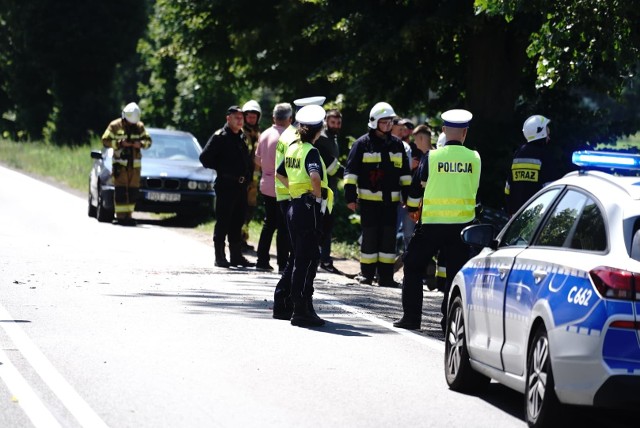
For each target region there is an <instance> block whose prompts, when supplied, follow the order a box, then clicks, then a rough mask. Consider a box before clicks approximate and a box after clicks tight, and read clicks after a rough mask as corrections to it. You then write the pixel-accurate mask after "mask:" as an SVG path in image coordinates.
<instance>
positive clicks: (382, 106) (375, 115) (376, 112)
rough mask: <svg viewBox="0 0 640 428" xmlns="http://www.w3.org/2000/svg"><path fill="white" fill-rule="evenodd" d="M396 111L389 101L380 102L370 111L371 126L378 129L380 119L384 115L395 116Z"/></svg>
mask: <svg viewBox="0 0 640 428" xmlns="http://www.w3.org/2000/svg"><path fill="white" fill-rule="evenodd" d="M395 116H396V112H395V111H393V107H391V106H390V105H389V104H388V103H385V102H380V103H377V104H376V105H374V106H373V108H372V109H371V113H369V128H371V129H378V120H380V119H382V118H383V117H395Z"/></svg>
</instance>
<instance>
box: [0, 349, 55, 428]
mask: <svg viewBox="0 0 640 428" xmlns="http://www.w3.org/2000/svg"><path fill="white" fill-rule="evenodd" d="M0 363H1V364H0V379H2V381H3V382H4V383H5V385H7V388H9V391H10V392H11V395H13V397H15V399H16V401H17V402H18V404H19V405H20V407H22V410H24V413H25V414H26V415H27V417H28V418H29V419H30V420H31V423H33V425H34V426H35V427H36V428H49V427H51V428H58V427H62V425H60V423H58V421H57V420H56V418H55V417H54V416H53V415H52V414H51V412H50V411H49V409H47V408H46V406H45V405H44V404H43V403H42V401H41V400H40V399H39V398H38V396H37V395H36V393H35V392H34V391H33V389H31V387H30V386H29V384H28V383H27V381H26V380H25V378H23V377H22V375H21V374H20V372H19V371H18V369H16V367H15V366H14V365H13V364H12V363H11V361H9V357H8V356H7V354H6V353H5V352H4V351H3V350H2V349H0Z"/></svg>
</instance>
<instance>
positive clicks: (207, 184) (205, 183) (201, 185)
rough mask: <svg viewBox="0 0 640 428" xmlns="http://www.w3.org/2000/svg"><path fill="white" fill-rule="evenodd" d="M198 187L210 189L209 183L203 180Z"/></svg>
mask: <svg viewBox="0 0 640 428" xmlns="http://www.w3.org/2000/svg"><path fill="white" fill-rule="evenodd" d="M198 189H199V190H210V189H209V183H207V182H206V181H201V182H200V183H198Z"/></svg>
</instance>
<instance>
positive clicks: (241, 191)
mask: <svg viewBox="0 0 640 428" xmlns="http://www.w3.org/2000/svg"><path fill="white" fill-rule="evenodd" d="M243 124H244V115H243V113H242V110H241V109H240V107H238V106H235V105H234V106H231V107H229V108H228V109H227V122H226V123H225V125H224V126H223V127H222V128H220V129H218V130H217V131H215V132H214V133H213V135H211V137H210V138H209V141H207V144H206V145H205V146H204V149H203V150H202V153H200V162H201V163H202V165H203V166H204V167H205V168H211V169H215V170H216V173H217V178H216V183H215V190H216V224H215V227H214V229H213V246H214V249H215V257H216V261H215V265H216V266H218V267H225V268H228V267H230V266H241V267H250V266H253V265H254V264H253V263H251V262H249V260H247V259H246V258H245V257H244V256H243V255H242V224H243V223H244V219H245V214H246V210H247V183H248V182H249V181H250V180H251V179H252V176H253V162H252V160H251V155H250V153H249V148H248V147H247V143H246V141H245V136H244V133H243V132H242V125H243ZM227 237H228V239H229V260H228V261H227V258H226V255H225V241H226V240H227Z"/></svg>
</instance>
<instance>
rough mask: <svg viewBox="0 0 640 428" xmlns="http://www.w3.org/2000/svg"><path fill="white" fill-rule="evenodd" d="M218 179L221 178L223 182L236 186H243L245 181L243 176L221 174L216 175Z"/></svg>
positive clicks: (245, 178)
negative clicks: (229, 182) (226, 181)
mask: <svg viewBox="0 0 640 428" xmlns="http://www.w3.org/2000/svg"><path fill="white" fill-rule="evenodd" d="M218 178H222V179H224V180H228V181H231V182H233V183H238V184H243V183H245V182H246V181H247V177H245V176H244V175H234V174H226V173H223V172H219V173H218Z"/></svg>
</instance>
